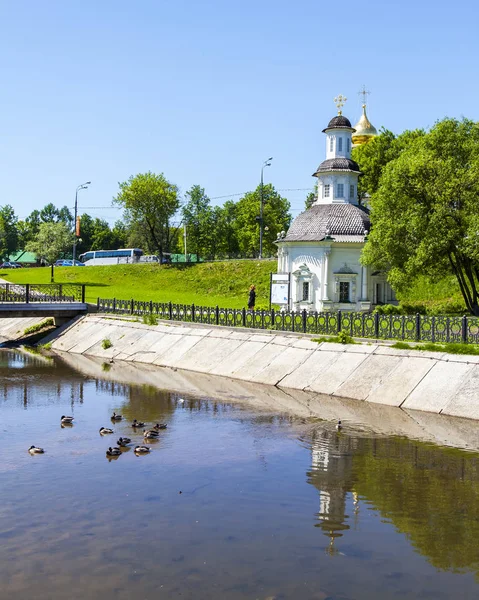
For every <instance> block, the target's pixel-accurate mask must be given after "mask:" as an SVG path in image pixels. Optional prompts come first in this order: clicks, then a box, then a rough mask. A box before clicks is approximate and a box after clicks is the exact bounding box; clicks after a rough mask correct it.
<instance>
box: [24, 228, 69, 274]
mask: <svg viewBox="0 0 479 600" xmlns="http://www.w3.org/2000/svg"><path fill="white" fill-rule="evenodd" d="M73 239H74V236H73V232H72V231H71V230H70V228H69V227H68V225H66V224H65V223H63V222H61V221H60V222H59V223H51V222H50V223H42V224H41V225H40V227H39V230H38V233H37V235H36V236H35V239H34V240H32V241H30V242H28V244H27V247H26V250H27V251H28V252H34V253H35V254H36V255H37V258H39V259H43V260H45V261H46V262H47V263H48V264H53V263H54V262H55V261H56V260H58V259H59V258H60V257H62V256H63V255H64V253H65V252H67V251H69V250H70V248H71V246H72V245H73Z"/></svg>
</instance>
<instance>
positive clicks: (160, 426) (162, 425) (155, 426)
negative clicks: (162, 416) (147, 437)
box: [153, 423, 168, 431]
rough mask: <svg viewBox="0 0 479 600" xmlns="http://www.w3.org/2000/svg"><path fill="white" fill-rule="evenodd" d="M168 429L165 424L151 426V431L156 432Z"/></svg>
mask: <svg viewBox="0 0 479 600" xmlns="http://www.w3.org/2000/svg"><path fill="white" fill-rule="evenodd" d="M167 427H168V425H167V424H166V423H157V424H156V425H154V426H153V429H156V431H159V430H160V429H166V428H167Z"/></svg>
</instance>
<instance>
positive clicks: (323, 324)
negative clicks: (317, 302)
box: [97, 298, 479, 344]
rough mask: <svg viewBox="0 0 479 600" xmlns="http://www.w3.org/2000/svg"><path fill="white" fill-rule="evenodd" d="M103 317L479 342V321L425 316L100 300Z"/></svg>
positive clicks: (312, 332)
mask: <svg viewBox="0 0 479 600" xmlns="http://www.w3.org/2000/svg"><path fill="white" fill-rule="evenodd" d="M97 307H98V311H99V312H105V313H115V314H121V315H140V316H141V315H155V316H156V317H158V318H159V319H166V320H169V321H184V322H187V323H188V322H189V323H205V324H208V325H225V326H227V327H251V328H254V329H271V330H276V331H292V332H294V331H296V332H301V333H311V334H317V335H338V333H339V332H341V331H344V332H345V333H347V334H348V335H351V336H353V337H362V338H375V339H395V340H406V341H416V342H418V341H424V342H464V343H471V344H477V343H479V318H477V317H467V316H463V317H445V316H426V315H419V314H417V315H379V314H372V313H362V312H345V311H340V310H339V311H337V312H334V313H332V312H308V311H306V310H303V311H299V312H295V311H279V310H274V309H272V310H257V311H254V310H247V309H245V308H243V309H241V308H240V309H236V308H220V307H219V306H215V307H211V306H196V305H194V304H174V303H172V302H142V301H139V300H133V299H132V300H118V299H116V298H113V299H105V298H98V302H97Z"/></svg>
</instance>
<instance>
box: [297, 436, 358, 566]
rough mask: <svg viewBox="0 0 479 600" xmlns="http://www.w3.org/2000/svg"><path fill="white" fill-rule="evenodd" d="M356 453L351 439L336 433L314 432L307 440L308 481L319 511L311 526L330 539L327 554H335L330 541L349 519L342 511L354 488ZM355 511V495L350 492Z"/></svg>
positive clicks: (346, 527)
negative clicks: (309, 469) (317, 493)
mask: <svg viewBox="0 0 479 600" xmlns="http://www.w3.org/2000/svg"><path fill="white" fill-rule="evenodd" d="M357 450H358V443H357V440H356V439H355V438H351V437H347V436H344V435H342V434H340V433H338V432H337V431H330V430H327V429H323V430H322V431H318V430H316V431H314V432H313V434H312V439H311V458H312V461H311V463H312V464H311V471H309V472H308V473H307V477H308V482H309V483H311V484H312V485H314V486H315V487H316V488H317V489H318V491H319V511H318V513H316V515H315V516H316V520H317V522H316V523H315V527H318V528H320V529H322V530H323V532H324V533H325V534H326V535H327V536H328V537H329V538H330V545H329V548H328V552H329V553H331V554H334V553H335V552H336V549H335V544H334V541H335V539H336V538H339V537H342V536H343V533H344V532H345V531H347V530H348V529H350V527H351V525H350V520H351V517H350V515H349V514H347V512H346V499H347V496H348V493H349V492H351V491H352V489H353V486H354V480H353V474H352V473H353V468H352V466H353V453H354V452H355V451H357ZM354 497H355V501H354V502H355V507H356V508H355V510H357V509H358V507H359V504H358V496H357V494H356V493H354Z"/></svg>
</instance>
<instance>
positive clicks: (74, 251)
mask: <svg viewBox="0 0 479 600" xmlns="http://www.w3.org/2000/svg"><path fill="white" fill-rule="evenodd" d="M77 214H78V188H77V190H76V192H75V216H74V217H73V229H74V233H73V235H74V237H73V251H72V257H73V263H72V264H73V266H75V259H76V256H77ZM52 281H53V265H52Z"/></svg>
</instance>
